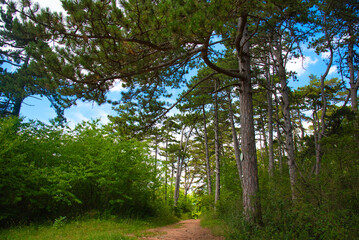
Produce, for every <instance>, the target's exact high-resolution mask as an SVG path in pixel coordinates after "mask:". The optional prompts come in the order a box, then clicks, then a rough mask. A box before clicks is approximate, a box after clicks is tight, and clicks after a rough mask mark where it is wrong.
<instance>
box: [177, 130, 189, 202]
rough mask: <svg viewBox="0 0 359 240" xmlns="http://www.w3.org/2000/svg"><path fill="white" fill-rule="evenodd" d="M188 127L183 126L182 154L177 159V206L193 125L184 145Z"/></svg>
mask: <svg viewBox="0 0 359 240" xmlns="http://www.w3.org/2000/svg"><path fill="white" fill-rule="evenodd" d="M185 129H186V126H185V127H183V128H182V131H181V142H180V154H179V156H178V160H177V173H176V184H175V192H174V206H175V207H177V203H178V198H179V189H180V183H181V173H182V165H183V161H184V159H185V154H186V151H187V147H188V141H189V138H190V137H191V134H192V130H193V127H191V129H190V131H189V133H188V135H187V136H186V143H185V146H184V147H183V138H184V130H185Z"/></svg>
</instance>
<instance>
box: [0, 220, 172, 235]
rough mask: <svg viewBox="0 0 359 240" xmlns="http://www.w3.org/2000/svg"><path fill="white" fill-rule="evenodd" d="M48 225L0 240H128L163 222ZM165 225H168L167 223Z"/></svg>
mask: <svg viewBox="0 0 359 240" xmlns="http://www.w3.org/2000/svg"><path fill="white" fill-rule="evenodd" d="M55 223H56V224H51V225H50V224H48V225H32V226H21V227H14V228H10V229H6V230H1V231H0V240H10V239H11V240H23V239H26V240H40V239H41V240H45V239H51V240H129V239H138V237H141V236H146V235H147V233H146V232H144V231H145V230H146V229H149V228H154V227H158V226H159V225H164V224H166V223H165V222H163V220H159V219H152V220H133V219H118V218H115V217H113V218H108V219H83V220H77V221H68V222H67V221H65V220H63V221H62V222H60V223H59V222H56V221H55ZM167 224H168V223H167Z"/></svg>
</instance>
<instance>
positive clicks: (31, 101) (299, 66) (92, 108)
mask: <svg viewBox="0 0 359 240" xmlns="http://www.w3.org/2000/svg"><path fill="white" fill-rule="evenodd" d="M37 2H39V3H40V6H41V7H49V8H50V9H51V10H52V11H61V9H62V8H61V3H60V1H59V0H38V1H37ZM303 55H304V58H300V59H295V60H292V61H290V62H289V63H288V65H287V70H291V71H295V72H297V77H298V80H299V81H296V82H294V81H293V80H290V83H289V85H290V86H292V87H294V88H297V87H300V86H304V85H306V84H307V83H308V82H309V81H308V79H309V78H308V76H309V75H310V74H315V75H317V76H318V77H320V75H321V74H322V73H324V71H325V69H326V64H325V60H326V58H327V56H326V54H322V55H320V56H318V55H316V54H315V52H314V50H311V49H304V50H303ZM332 77H338V74H337V67H336V66H335V65H333V66H332V68H331V71H330V74H329V76H328V78H332ZM120 91H121V84H120V83H118V84H116V85H115V86H114V87H113V88H112V89H111V90H110V92H109V95H108V96H109V97H110V98H111V99H114V100H116V99H119V98H120V95H121V94H120ZM113 114H114V111H113V110H112V109H111V105H110V104H107V103H106V104H102V105H101V106H99V105H98V104H97V103H95V102H81V101H78V102H77V105H76V106H72V107H71V108H69V109H66V110H65V117H66V118H67V120H68V122H69V125H70V126H74V125H75V124H77V123H79V122H81V121H83V120H86V121H87V120H90V119H98V118H100V119H101V122H103V123H106V122H108V119H107V115H113ZM20 115H21V116H23V117H25V119H27V120H28V119H38V120H40V121H43V122H48V121H49V120H50V119H53V118H54V117H56V113H55V111H54V110H53V109H52V108H51V103H50V102H49V101H48V100H47V99H46V98H41V97H40V96H35V97H29V98H27V99H25V101H24V104H23V106H22V109H21V112H20Z"/></svg>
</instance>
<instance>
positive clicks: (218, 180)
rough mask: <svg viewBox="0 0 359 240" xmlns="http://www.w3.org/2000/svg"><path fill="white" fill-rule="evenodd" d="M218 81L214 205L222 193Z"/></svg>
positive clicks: (215, 122)
mask: <svg viewBox="0 0 359 240" xmlns="http://www.w3.org/2000/svg"><path fill="white" fill-rule="evenodd" d="M217 89H218V80H215V94H214V138H215V139H214V142H215V157H216V191H215V196H214V203H215V204H216V203H217V202H218V201H219V197H220V193H221V163H220V156H219V155H220V149H219V148H220V146H219V132H218V131H219V129H218V92H217Z"/></svg>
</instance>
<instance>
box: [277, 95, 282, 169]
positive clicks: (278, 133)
mask: <svg viewBox="0 0 359 240" xmlns="http://www.w3.org/2000/svg"><path fill="white" fill-rule="evenodd" d="M275 106H276V110H275V119H276V122H277V124H276V129H277V140H278V148H279V149H278V152H279V159H278V161H279V170H280V172H281V173H282V172H283V154H282V152H283V151H282V134H281V131H280V120H279V99H278V96H277V94H275Z"/></svg>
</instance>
